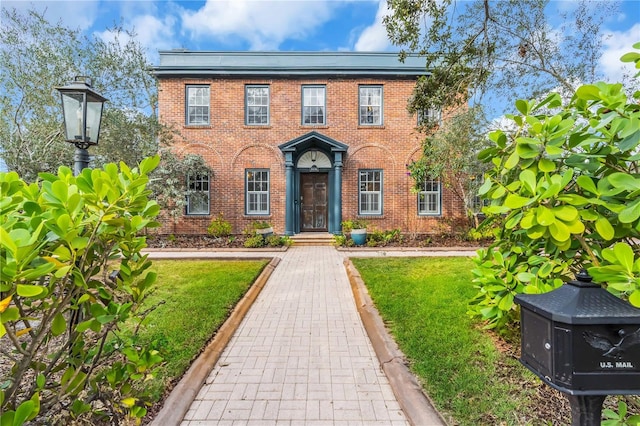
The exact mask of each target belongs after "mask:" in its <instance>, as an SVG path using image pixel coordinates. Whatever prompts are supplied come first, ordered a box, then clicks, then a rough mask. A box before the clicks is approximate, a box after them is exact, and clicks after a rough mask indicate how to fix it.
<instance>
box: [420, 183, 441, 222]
mask: <svg viewBox="0 0 640 426" xmlns="http://www.w3.org/2000/svg"><path fill="white" fill-rule="evenodd" d="M440 195H441V194H440V181H439V180H425V181H424V182H423V183H422V187H421V188H420V192H418V214H419V215H439V214H440V213H441V205H440V204H441V202H440V201H441V196H440Z"/></svg>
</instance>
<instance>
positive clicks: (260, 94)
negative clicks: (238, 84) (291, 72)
mask: <svg viewBox="0 0 640 426" xmlns="http://www.w3.org/2000/svg"><path fill="white" fill-rule="evenodd" d="M245 123H246V124H247V125H250V126H266V125H268V124H269V86H265V85H249V86H245Z"/></svg>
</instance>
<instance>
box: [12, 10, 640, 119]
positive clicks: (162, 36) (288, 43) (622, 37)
mask: <svg viewBox="0 0 640 426" xmlns="http://www.w3.org/2000/svg"><path fill="white" fill-rule="evenodd" d="M0 2H1V5H2V8H5V7H7V8H13V7H15V8H18V9H21V10H26V9H28V8H31V7H35V8H36V9H39V10H46V13H45V16H46V17H47V18H48V19H49V21H50V22H61V23H62V24H64V25H65V26H67V27H70V28H74V29H75V28H80V29H82V30H84V31H86V33H87V34H93V35H96V36H98V37H102V38H108V37H110V34H109V32H108V31H107V29H108V28H109V27H112V26H113V25H114V24H121V25H123V26H124V27H125V28H129V29H130V28H133V29H135V31H136V33H137V40H138V41H139V42H141V43H142V45H143V46H145V47H146V49H147V51H148V54H149V60H150V61H151V62H152V63H153V64H156V63H157V62H158V51H159V50H167V49H174V48H185V49H189V50H211V51H216V50H252V51H256V50H281V51H323V50H324V51H397V50H398V48H397V47H395V46H393V45H391V44H390V43H389V41H388V40H387V36H386V31H385V29H384V26H383V24H382V19H383V17H384V16H385V14H386V13H387V4H386V0H189V1H176V0H129V1H121V0H66V1H63V0H36V1H29V0H0ZM458 2H459V3H461V4H464V2H465V1H464V0H458ZM592 3H593V5H594V7H598V8H610V9H613V8H612V7H611V5H612V1H607V0H599V1H596V0H593V1H592ZM575 4H576V1H575V0H562V1H560V0H552V1H550V3H549V5H548V6H547V11H548V14H549V16H551V17H554V16H559V15H560V14H561V13H562V12H563V11H566V10H568V9H570V8H572V7H574V6H575ZM620 5H621V7H620V10H619V11H617V12H616V13H612V14H611V15H610V16H609V18H608V20H607V21H606V22H605V24H604V25H603V26H602V27H601V36H602V40H603V46H604V51H603V55H602V57H601V59H600V64H599V65H600V71H601V72H602V75H603V76H604V78H605V80H608V81H621V79H622V75H623V67H624V66H625V65H623V64H622V63H621V62H620V60H619V59H620V57H621V56H622V55H623V54H624V53H626V52H629V51H630V50H631V46H632V44H633V43H635V42H638V41H640V0H625V1H621V2H620ZM551 23H552V25H553V18H552V21H551ZM558 33H560V31H558ZM626 67H627V68H626V70H627V72H626V73H627V74H629V73H631V70H633V66H632V65H631V64H626ZM633 74H635V72H633ZM498 109H499V110H500V109H502V108H498Z"/></svg>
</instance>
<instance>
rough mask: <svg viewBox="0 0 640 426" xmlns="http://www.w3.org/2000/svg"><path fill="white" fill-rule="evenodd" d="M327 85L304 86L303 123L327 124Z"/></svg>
mask: <svg viewBox="0 0 640 426" xmlns="http://www.w3.org/2000/svg"><path fill="white" fill-rule="evenodd" d="M325 93H326V88H325V86H302V124H303V125H304V124H315V125H318V124H321V125H322V124H325V123H326V118H325V110H326V99H325Z"/></svg>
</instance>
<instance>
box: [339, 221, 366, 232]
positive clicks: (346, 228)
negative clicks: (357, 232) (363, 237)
mask: <svg viewBox="0 0 640 426" xmlns="http://www.w3.org/2000/svg"><path fill="white" fill-rule="evenodd" d="M341 225H342V232H344V233H349V232H351V231H352V230H354V229H367V225H368V223H367V221H366V220H364V219H348V220H345V221H343V222H342V224H341Z"/></svg>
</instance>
